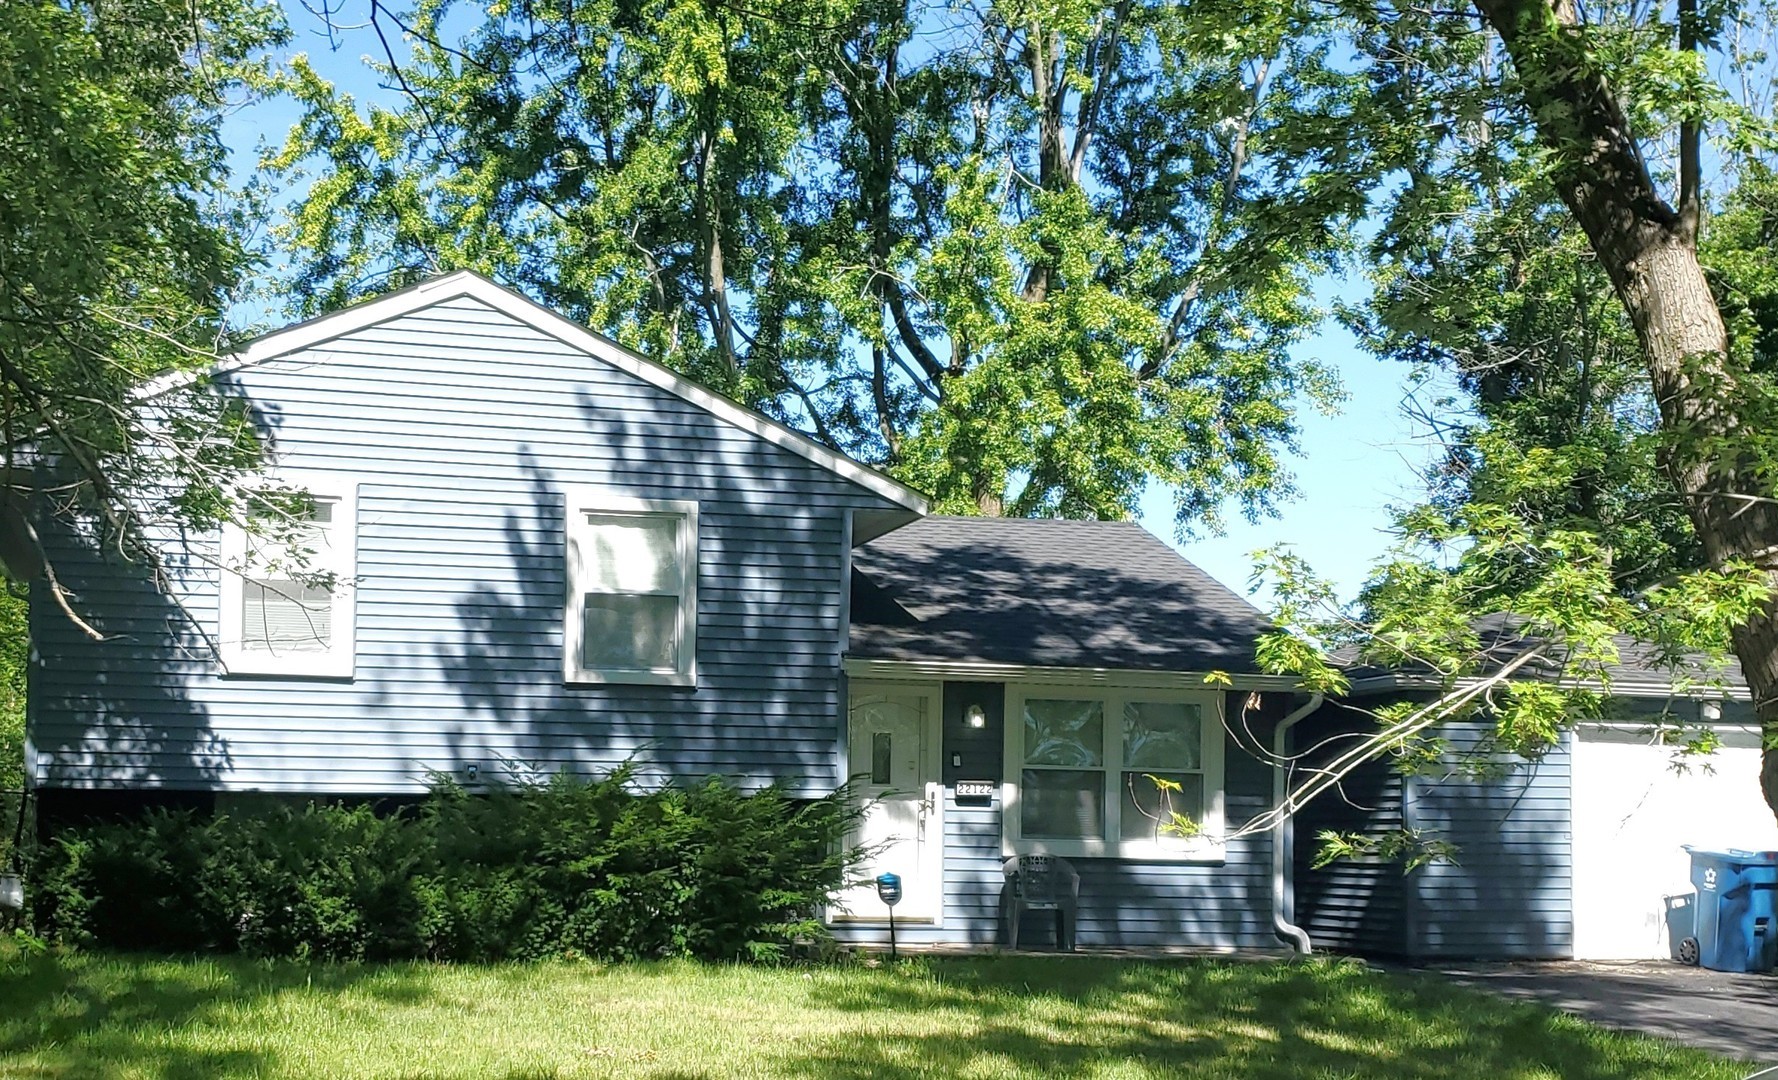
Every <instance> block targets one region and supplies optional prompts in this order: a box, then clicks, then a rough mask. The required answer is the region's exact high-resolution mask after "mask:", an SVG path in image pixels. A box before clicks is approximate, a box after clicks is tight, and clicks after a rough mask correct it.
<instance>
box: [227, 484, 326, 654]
mask: <svg viewBox="0 0 1778 1080" xmlns="http://www.w3.org/2000/svg"><path fill="white" fill-rule="evenodd" d="M255 482H257V483H263V484H266V485H276V486H278V487H281V488H298V489H301V490H303V491H306V492H308V493H309V494H310V495H313V496H315V497H317V498H321V499H326V500H329V501H331V502H332V503H333V504H334V512H333V517H334V524H335V526H336V527H337V526H344V528H336V529H333V530H329V533H328V548H329V557H328V559H327V562H326V566H325V569H329V570H332V571H333V572H334V574H335V576H336V580H337V582H338V586H337V587H336V588H335V590H334V595H333V618H332V625H333V641H332V642H331V643H330V645H329V647H328V649H327V651H326V652H298V651H291V652H284V653H273V652H268V651H266V650H262V649H248V648H245V647H243V645H242V642H241V635H242V634H243V632H244V627H243V625H242V624H243V621H244V620H243V619H242V615H241V594H242V576H243V574H244V573H245V572H246V563H247V530H246V529H244V528H242V527H241V526H239V525H236V524H234V523H232V522H231V523H226V524H224V525H223V527H222V548H221V554H222V565H221V567H220V568H219V572H220V574H221V588H220V589H219V593H218V599H219V602H220V604H221V610H220V612H219V616H220V617H219V619H218V628H217V629H218V632H217V640H216V653H217V662H218V664H219V666H220V667H221V669H222V671H221V673H222V674H224V675H276V676H283V677H286V678H310V679H349V678H351V677H352V676H353V672H354V669H355V664H356V662H357V651H358V581H357V578H358V480H357V478H355V477H350V476H343V475H340V474H337V473H316V472H284V471H278V472H275V473H269V474H266V475H263V476H261V477H258V478H256V481H255ZM241 486H242V487H243V488H251V487H252V486H253V485H252V484H243V485H241Z"/></svg>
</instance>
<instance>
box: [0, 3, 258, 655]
mask: <svg viewBox="0 0 1778 1080" xmlns="http://www.w3.org/2000/svg"><path fill="white" fill-rule="evenodd" d="M282 26H283V24H282V21H281V15H280V13H279V12H278V11H277V9H276V8H275V7H271V6H266V5H263V4H260V3H258V2H257V0H197V2H195V3H191V4H185V3H181V4H168V3H165V2H163V0H107V2H106V3H103V4H100V3H96V2H95V3H87V2H80V0H72V2H56V0H22V2H18V3H11V4H8V5H7V7H6V9H5V17H4V18H0V437H3V443H4V446H5V448H6V449H5V454H6V460H5V467H6V469H7V473H8V475H7V482H8V491H9V492H14V493H16V492H21V491H24V490H27V489H29V490H34V491H36V493H37V494H39V495H44V496H47V497H48V498H49V499H50V500H51V501H52V502H53V504H54V508H55V509H56V511H57V512H65V513H67V514H76V513H78V514H83V515H90V516H91V518H92V519H93V520H96V521H97V522H98V523H99V526H100V531H101V533H102V534H103V535H104V536H105V537H106V541H107V544H108V545H111V546H113V547H115V548H116V549H117V550H119V551H126V552H129V553H130V554H132V555H133V556H137V557H144V558H146V557H147V555H148V553H149V552H150V549H149V548H148V547H147V546H146V545H143V544H142V543H141V541H142V539H143V538H144V536H145V529H146V528H147V518H148V517H150V516H161V517H163V518H179V519H183V520H185V521H189V522H202V521H204V520H214V518H215V516H216V515H217V514H218V513H219V512H220V508H221V505H222V503H221V499H222V493H223V492H224V490H225V488H226V481H227V478H228V476H229V475H230V474H231V473H232V472H233V471H235V470H238V469H239V468H241V467H243V466H245V465H248V464H251V463H252V462H253V461H254V460H256V457H255V455H256V452H257V444H256V441H255V439H254V438H253V432H252V429H251V427H250V425H248V424H247V423H246V422H245V419H244V417H242V416H241V415H240V414H239V413H238V411H231V410H229V409H228V408H226V407H225V406H224V404H223V403H222V402H221V401H220V400H219V399H216V398H214V397H212V396H209V395H206V394H204V393H203V390H202V387H201V385H196V386H194V387H193V388H192V389H191V390H189V391H186V392H179V393H173V394H169V395H165V396H163V397H161V398H160V399H157V401H155V402H154V403H150V404H143V403H141V402H140V401H139V400H138V396H139V390H140V388H141V387H142V386H143V384H144V383H145V382H146V381H147V380H148V379H150V378H151V377H153V376H156V375H160V374H162V373H165V372H168V371H175V370H190V369H193V368H198V367H201V366H203V365H204V364H206V363H209V362H212V361H213V360H214V358H215V355H216V349H217V346H218V344H219V341H220V338H221V335H222V334H223V332H224V328H225V309H226V306H227V302H228V299H229V296H230V295H231V291H232V290H233V289H234V288H235V287H236V285H237V284H238V283H239V281H240V279H241V276H242V273H243V271H244V269H245V268H246V267H247V266H248V265H249V263H250V259H249V256H248V253H247V251H246V247H245V245H244V234H245V232H246V231H247V229H248V228H249V222H248V221H247V220H246V219H245V218H244V217H243V213H242V211H243V204H242V202H241V198H240V191H239V189H238V188H236V187H234V186H231V184H230V179H229V177H228V174H227V170H226V168H225V164H226V157H227V147H225V146H224V145H223V143H222V140H221V138H220V128H221V119H222V115H223V112H224V110H225V109H227V108H228V107H229V106H230V105H231V103H232V100H233V99H232V95H237V94H240V93H242V92H244V90H245V89H246V88H247V86H248V85H249V84H250V83H251V82H253V81H254V80H255V78H256V76H255V72H256V70H257V68H256V63H255V59H254V58H255V57H257V56H259V55H261V54H262V52H263V50H264V49H265V48H266V47H268V46H270V45H272V44H275V43H276V42H277V41H279V40H280V39H281V35H282V33H283V30H282ZM27 451H28V452H27ZM49 463H53V476H52V477H50V478H47V479H45V478H43V477H38V478H35V479H33V478H28V477H21V476H18V475H14V474H13V471H14V470H25V469H30V468H35V467H46V466H47V465H48V464H49ZM150 504H155V505H156V506H157V508H158V509H157V512H156V514H154V515H150V514H145V513H144V511H145V510H146V509H147V508H148V507H149V505H150ZM7 505H8V507H11V506H12V505H13V504H12V503H11V502H10V501H9V502H8V503H7ZM159 511H168V513H164V514H163V513H159ZM25 521H26V517H25V516H24V515H19V514H14V515H13V518H12V519H11V520H10V521H9V524H10V525H16V526H21V527H25V528H29V526H28V525H26V524H24V523H25ZM15 554H17V553H15ZM30 561H31V560H30V559H28V558H27V559H26V563H27V564H26V565H19V566H11V567H9V569H10V570H12V571H13V572H14V573H17V574H21V575H32V576H34V575H37V574H45V575H47V576H48V577H49V580H50V582H51V586H52V588H51V592H52V594H53V595H54V596H55V597H56V598H57V599H58V600H59V601H61V603H62V605H63V608H64V610H65V611H66V612H67V614H68V615H69V617H71V618H75V619H76V620H77V621H78V618H79V616H78V614H77V613H76V612H75V611H74V608H73V607H72V606H71V605H70V604H69V603H68V598H67V596H66V595H65V593H64V591H63V590H62V589H61V588H60V586H59V585H56V584H55V580H56V579H55V568H54V567H53V566H51V565H49V563H48V562H47V561H43V562H42V563H41V565H30Z"/></svg>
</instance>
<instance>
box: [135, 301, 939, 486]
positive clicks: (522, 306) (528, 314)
mask: <svg viewBox="0 0 1778 1080" xmlns="http://www.w3.org/2000/svg"><path fill="white" fill-rule="evenodd" d="M465 296H467V297H472V298H474V299H476V300H479V301H481V302H482V303H484V304H486V305H488V306H489V307H491V308H493V309H494V310H496V311H499V312H500V313H502V314H504V315H506V316H508V317H510V318H512V319H514V320H516V321H518V322H520V323H523V324H524V325H526V326H528V327H530V328H532V329H533V330H536V331H538V332H539V333H542V334H546V335H548V336H550V337H553V338H555V339H556V340H557V341H560V342H562V343H563V344H564V345H567V346H569V347H570V348H573V349H577V350H579V351H581V352H584V353H586V354H588V355H589V356H592V357H595V358H597V359H599V360H601V361H604V362H605V363H607V364H610V365H612V366H613V367H616V368H618V369H620V370H622V371H625V372H628V373H629V374H631V375H634V376H635V377H636V378H638V379H641V380H642V381H644V382H647V383H650V384H652V385H654V386H657V387H659V388H660V389H662V390H665V391H667V392H668V393H670V394H673V395H676V396H677V397H680V398H682V399H684V400H685V401H688V402H690V403H691V404H693V405H696V406H698V407H699V408H701V409H703V410H704V411H705V412H708V413H710V414H711V415H712V416H714V417H716V418H717V419H719V420H722V421H724V422H726V423H729V424H732V425H734V426H735V427H738V428H741V429H742V430H744V431H748V432H751V433H752V434H754V435H757V436H759V437H760V438H762V439H764V440H766V441H767V442H769V443H772V444H774V445H776V446H779V447H782V448H783V449H785V450H788V451H790V452H791V453H793V454H797V455H799V456H801V457H803V458H807V459H808V460H809V461H812V462H814V463H815V464H816V465H819V466H820V467H822V468H824V469H826V470H828V471H829V472H832V473H835V474H837V475H839V476H842V477H844V478H845V479H847V480H850V481H851V482H853V483H855V484H857V485H858V486H860V487H862V488H864V489H866V490H867V491H870V492H872V493H873V494H876V495H880V496H882V497H883V498H885V499H887V500H889V501H890V502H892V503H894V504H896V505H897V506H900V507H904V508H905V509H907V510H910V511H912V512H914V513H916V514H924V513H925V512H926V510H927V507H928V502H927V499H926V496H924V495H922V494H920V493H919V492H918V491H915V490H914V489H913V488H910V487H908V486H907V485H906V484H903V483H901V482H900V481H898V480H896V479H894V478H893V477H890V476H888V475H887V474H885V473H881V472H878V471H877V470H875V469H873V468H871V467H870V466H868V465H865V464H863V463H861V462H858V461H855V460H853V459H852V458H849V457H847V456H846V455H845V454H842V453H840V452H839V451H837V450H834V449H832V448H830V447H827V446H823V445H822V444H821V443H818V442H816V441H815V440H814V439H811V438H809V437H808V436H807V435H804V434H802V433H801V432H798V431H794V430H792V429H790V428H788V427H786V426H784V425H783V424H781V423H779V422H778V421H776V420H773V419H771V418H769V417H767V416H765V415H763V414H761V413H758V412H755V411H754V410H752V409H749V408H747V407H746V406H744V405H741V404H738V403H737V402H735V401H733V400H731V399H729V398H727V397H724V396H723V395H721V394H719V393H717V392H716V391H714V390H710V389H708V388H706V387H704V386H700V385H699V384H697V383H695V382H693V381H691V380H690V379H687V378H686V377H685V376H683V375H680V374H679V373H678V372H675V371H673V370H671V369H670V368H667V367H663V366H662V365H660V364H657V363H655V362H654V361H652V360H649V359H648V358H646V357H644V356H641V355H639V354H638V353H635V352H632V351H631V350H629V349H626V348H624V347H623V346H622V345H619V344H618V343H617V342H615V341H613V340H611V339H610V338H608V337H605V336H604V335H602V334H598V333H595V332H594V331H592V330H589V329H587V328H586V327H584V326H581V325H580V324H579V323H576V322H574V321H572V320H570V319H567V318H564V317H562V316H561V315H559V314H557V313H556V312H554V311H551V310H549V309H548V308H546V307H544V306H543V305H541V304H539V303H537V302H536V301H534V300H532V299H530V298H529V297H526V296H523V295H521V294H519V293H517V292H514V291H513V290H511V289H508V288H506V287H504V286H502V285H497V284H495V283H494V282H492V281H490V280H488V279H487V278H485V277H482V276H481V275H480V274H477V273H474V272H472V271H468V270H460V271H457V272H456V273H451V274H445V275H443V276H441V277H435V278H432V279H430V280H428V281H423V282H421V283H420V284H418V285H413V286H410V287H408V288H406V289H401V290H399V291H397V292H392V293H387V294H385V295H383V296H379V297H376V298H374V299H371V300H366V301H363V302H362V303H358V304H354V305H352V306H351V307H348V308H343V309H341V310H339V311H335V312H332V313H329V314H327V315H321V316H317V317H316V318H313V319H309V320H307V321H305V322H300V323H297V324H296V325H294V326H288V327H285V328H284V329H282V330H274V331H272V332H271V333H269V334H265V335H263V336H261V337H258V338H255V339H253V340H252V341H249V342H247V343H246V344H245V345H243V346H242V347H241V348H240V349H239V350H237V351H236V352H235V353H234V354H232V355H231V356H229V357H227V358H226V359H224V360H223V361H222V362H221V363H219V364H217V365H215V366H214V367H212V368H211V369H210V371H209V374H210V375H211V376H212V377H214V376H217V375H226V374H228V373H229V372H232V371H239V370H241V369H242V368H246V367H252V366H253V365H255V364H263V363H265V362H267V361H269V360H275V359H278V358H279V357H283V356H288V355H290V354H291V353H294V352H298V351H301V350H303V349H308V348H313V347H314V346H317V345H321V344H324V343H325V342H328V341H331V340H333V339H334V338H339V337H344V336H345V335H347V334H350V333H353V332H354V331H357V330H362V329H365V328H366V327H370V326H375V325H376V324H378V323H383V322H388V321H390V320H392V319H398V318H401V317H402V316H404V315H411V314H413V313H414V312H417V311H421V310H424V309H425V308H428V307H432V306H434V305H436V304H441V303H444V302H446V301H450V300H455V299H457V298H459V297H465ZM200 377H201V375H199V374H196V373H192V372H174V373H171V374H168V375H164V376H161V377H160V378H158V379H155V380H153V381H151V382H149V383H147V384H146V385H144V386H143V387H142V389H141V391H140V392H139V394H138V395H137V396H138V399H147V398H151V397H155V396H156V395H159V394H164V393H167V392H169V391H171V390H175V389H178V388H180V387H182V386H188V385H190V384H191V383H193V382H195V381H196V380H197V379H198V378H200Z"/></svg>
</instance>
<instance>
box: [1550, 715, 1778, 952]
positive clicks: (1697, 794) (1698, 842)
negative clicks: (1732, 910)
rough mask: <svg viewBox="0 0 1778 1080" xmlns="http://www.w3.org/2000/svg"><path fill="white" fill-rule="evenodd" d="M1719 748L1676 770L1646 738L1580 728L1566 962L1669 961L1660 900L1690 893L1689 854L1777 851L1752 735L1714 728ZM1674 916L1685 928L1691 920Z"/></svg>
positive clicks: (1777, 834) (1776, 828) (1667, 752)
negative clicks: (1687, 847) (1688, 848)
mask: <svg viewBox="0 0 1778 1080" xmlns="http://www.w3.org/2000/svg"><path fill="white" fill-rule="evenodd" d="M1718 732H1719V734H1720V735H1721V736H1722V740H1723V743H1724V744H1725V745H1724V746H1723V748H1722V749H1720V750H1718V751H1717V752H1716V753H1715V754H1712V755H1710V756H1709V757H1707V758H1702V759H1693V764H1692V766H1691V768H1690V769H1689V770H1687V771H1685V772H1676V771H1675V770H1674V768H1673V752H1672V750H1671V748H1669V747H1665V746H1650V745H1649V744H1648V739H1649V736H1648V733H1647V732H1646V731H1632V730H1618V729H1611V728H1602V727H1583V728H1581V729H1579V730H1577V731H1576V732H1575V740H1574V831H1573V836H1574V955H1575V956H1576V957H1577V958H1578V959H1583V960H1616V959H1639V958H1648V957H1665V956H1668V955H1669V941H1668V931H1667V926H1666V922H1667V919H1666V910H1667V904H1666V900H1665V898H1666V897H1668V896H1674V895H1679V894H1684V893H1689V892H1691V891H1692V887H1691V860H1690V858H1689V857H1688V856H1687V855H1686V853H1685V852H1684V851H1683V850H1682V849H1681V848H1680V845H1681V844H1691V845H1694V846H1696V847H1706V848H1715V849H1717V850H1722V849H1724V848H1740V849H1743V850H1747V851H1764V850H1772V849H1778V822H1775V821H1774V819H1773V816H1772V811H1771V810H1769V809H1768V808H1767V807H1766V803H1765V800H1764V798H1762V797H1761V795H1760V788H1759V736H1758V734H1757V732H1755V731H1754V730H1753V729H1751V728H1737V727H1729V726H1724V727H1721V728H1719V729H1718ZM1682 918H1683V919H1684V920H1685V925H1687V926H1689V925H1690V915H1689V913H1687V914H1684V915H1683V916H1682Z"/></svg>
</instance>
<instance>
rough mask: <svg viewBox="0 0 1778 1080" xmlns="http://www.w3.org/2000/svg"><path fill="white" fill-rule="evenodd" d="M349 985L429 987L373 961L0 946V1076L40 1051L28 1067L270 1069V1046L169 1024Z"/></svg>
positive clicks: (157, 1072)
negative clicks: (225, 1041)
mask: <svg viewBox="0 0 1778 1080" xmlns="http://www.w3.org/2000/svg"><path fill="white" fill-rule="evenodd" d="M347 990H350V991H352V992H353V993H355V994H360V995H365V996H368V997H370V998H372V999H373V1000H376V1001H379V1002H387V1003H389V1004H391V1005H394V1004H403V1003H411V1002H415V1001H419V1000H422V999H424V998H425V997H426V996H427V991H426V990H425V989H423V988H422V987H419V986H415V985H412V984H410V983H405V982H403V981H401V980H399V979H396V978H392V977H391V976H390V974H389V973H388V972H387V971H382V972H379V971H378V969H375V968H363V969H355V968H350V967H331V966H316V967H313V968H310V967H304V966H299V965H292V964H258V963H255V962H253V961H250V960H242V959H239V958H229V959H217V960H195V961H194V960H190V959H184V960H159V959H145V958H137V957H128V958H108V957H104V956H84V957H83V956H66V957H63V956H57V955H54V954H49V955H34V956H19V955H17V954H12V955H7V954H5V953H3V952H0V1075H13V1074H12V1073H10V1072H8V1071H7V1068H6V1066H5V1064H4V1063H5V1062H6V1060H7V1059H8V1058H10V1057H13V1056H14V1055H18V1056H21V1057H22V1056H28V1055H31V1054H33V1053H37V1052H41V1051H45V1050H50V1051H52V1057H53V1059H54V1061H55V1063H54V1064H47V1063H46V1065H45V1067H44V1068H43V1070H42V1071H41V1072H39V1071H32V1072H31V1073H30V1075H44V1076H64V1075H65V1076H103V1075H108V1074H110V1073H114V1072H116V1071H118V1070H119V1069H128V1070H129V1071H130V1072H131V1073H132V1074H134V1075H144V1076H152V1077H156V1078H159V1080H199V1078H204V1077H214V1076H221V1075H230V1076H234V1075H249V1076H257V1075H260V1074H262V1073H265V1072H276V1069H275V1066H276V1065H277V1061H276V1055H275V1054H273V1053H271V1052H270V1051H268V1050H266V1049H263V1048H256V1049H252V1050H246V1049H240V1048H228V1049H223V1048H218V1049H214V1050H210V1049H201V1048H198V1047H194V1046H191V1045H187V1044H185V1043H184V1042H183V1041H181V1040H179V1039H176V1038H175V1037H174V1033H175V1032H182V1031H189V1030H190V1029H193V1028H196V1029H202V1028H205V1027H208V1026H211V1025H215V1026H216V1027H217V1028H218V1029H219V1030H220V1029H222V1028H224V1027H226V1026H227V1025H228V1024H229V1022H230V1020H229V1017H230V1014H231V1013H232V1012H233V1011H235V1010H238V1009H242V1008H245V1007H250V1006H252V1005H255V1004H257V1003H259V1002H262V1001H264V1000H265V999H267V998H270V997H273V996H276V995H278V994H281V993H284V992H286V991H303V992H305V993H306V992H311V991H314V992H322V993H337V992H342V991H347Z"/></svg>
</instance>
